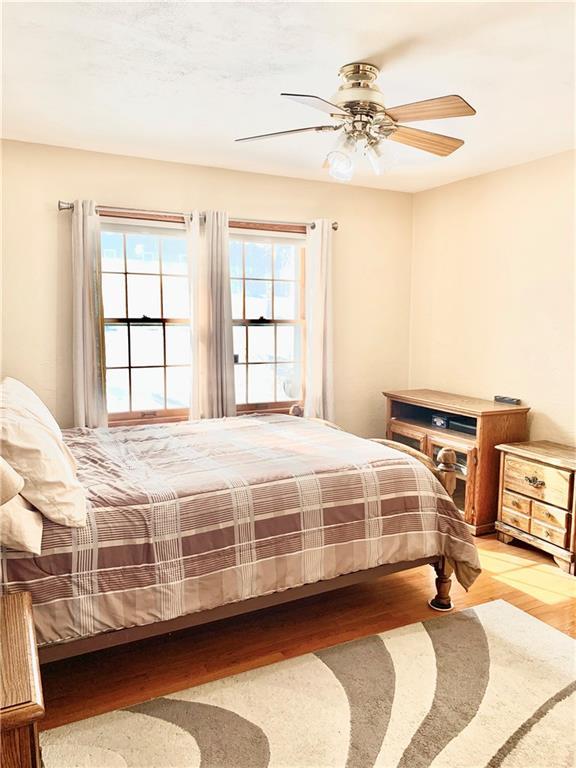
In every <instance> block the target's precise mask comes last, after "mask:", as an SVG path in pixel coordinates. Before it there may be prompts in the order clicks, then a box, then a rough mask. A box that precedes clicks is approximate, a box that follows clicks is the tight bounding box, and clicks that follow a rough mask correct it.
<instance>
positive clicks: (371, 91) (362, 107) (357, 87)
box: [331, 62, 384, 114]
mask: <svg viewBox="0 0 576 768" xmlns="http://www.w3.org/2000/svg"><path fill="white" fill-rule="evenodd" d="M379 72H380V70H379V69H378V67H376V66H374V64H367V63H364V62H357V63H354V64H345V65H344V66H343V67H341V68H340V71H339V75H340V77H341V78H342V80H343V81H344V82H343V83H342V85H341V86H340V87H339V88H338V91H337V92H336V94H335V95H334V97H333V98H332V99H331V101H332V102H333V103H334V104H337V105H338V106H339V107H346V108H347V109H348V110H350V111H351V112H353V113H354V112H358V113H362V112H364V113H369V114H375V113H378V112H384V96H383V94H382V92H381V91H380V88H378V86H377V85H376V83H375V80H376V78H377V77H378V74H379Z"/></svg>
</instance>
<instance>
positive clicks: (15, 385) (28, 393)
mask: <svg viewBox="0 0 576 768" xmlns="http://www.w3.org/2000/svg"><path fill="white" fill-rule="evenodd" d="M0 404H1V405H2V407H4V408H15V409H17V410H23V411H26V412H27V413H28V414H29V415H30V416H33V417H34V418H36V419H38V421H40V422H41V423H42V424H44V426H45V427H47V428H48V429H49V430H51V431H52V432H54V434H55V435H56V437H57V438H58V439H59V440H62V430H61V429H60V427H59V426H58V424H57V422H56V419H55V418H54V416H52V414H51V413H50V410H49V409H48V407H47V406H45V405H44V403H43V402H42V400H40V398H39V397H38V395H37V394H36V393H35V392H33V391H32V390H31V389H30V387H27V386H26V384H23V383H22V382H21V381H18V379H12V378H10V376H6V377H5V378H4V379H2V385H1V387H0Z"/></svg>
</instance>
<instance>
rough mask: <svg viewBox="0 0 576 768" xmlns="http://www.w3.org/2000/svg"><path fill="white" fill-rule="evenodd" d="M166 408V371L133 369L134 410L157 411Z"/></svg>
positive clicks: (160, 369)
mask: <svg viewBox="0 0 576 768" xmlns="http://www.w3.org/2000/svg"><path fill="white" fill-rule="evenodd" d="M163 408H164V369H163V368H133V369H132V410H133V411H156V410H161V409H163Z"/></svg>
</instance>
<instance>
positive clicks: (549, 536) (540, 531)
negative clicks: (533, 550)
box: [530, 519, 568, 547]
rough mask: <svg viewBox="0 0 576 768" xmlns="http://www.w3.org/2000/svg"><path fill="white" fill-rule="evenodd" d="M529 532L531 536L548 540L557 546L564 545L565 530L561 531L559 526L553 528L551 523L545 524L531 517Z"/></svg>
mask: <svg viewBox="0 0 576 768" xmlns="http://www.w3.org/2000/svg"><path fill="white" fill-rule="evenodd" d="M530 533H531V534H532V535H533V536H537V537H538V538H539V539H544V540H545V541H550V542H552V544H556V546H558V547H565V546H566V539H567V538H568V536H567V533H566V531H563V530H561V529H560V528H553V527H552V526H551V525H546V524H545V523H541V522H540V521H539V520H535V519H532V525H531V526H530Z"/></svg>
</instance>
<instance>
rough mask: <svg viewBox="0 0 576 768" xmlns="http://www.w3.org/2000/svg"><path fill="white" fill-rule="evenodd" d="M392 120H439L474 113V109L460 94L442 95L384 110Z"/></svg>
mask: <svg viewBox="0 0 576 768" xmlns="http://www.w3.org/2000/svg"><path fill="white" fill-rule="evenodd" d="M386 114H387V115H389V116H390V117H391V118H392V120H398V121H401V122H403V123H412V122H414V121H415V120H440V119H442V118H444V117H465V116H466V115H475V114H476V110H475V109H474V107H471V106H470V104H468V102H467V101H464V99H463V98H462V97H461V96H442V97H441V98H439V99H426V101H415V102H414V103H413V104H402V105H401V106H399V107H391V109H387V110H386Z"/></svg>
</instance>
